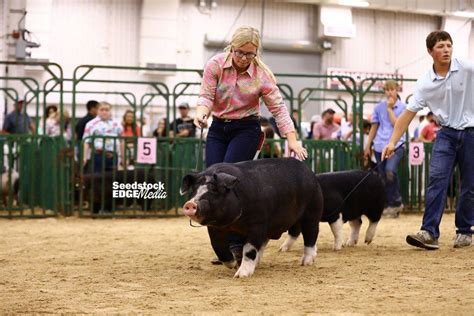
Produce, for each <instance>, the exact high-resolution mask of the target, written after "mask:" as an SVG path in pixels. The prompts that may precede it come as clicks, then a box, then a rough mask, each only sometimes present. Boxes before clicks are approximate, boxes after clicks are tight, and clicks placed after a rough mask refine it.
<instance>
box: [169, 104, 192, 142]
mask: <svg viewBox="0 0 474 316" xmlns="http://www.w3.org/2000/svg"><path fill="white" fill-rule="evenodd" d="M178 109H179V114H180V116H181V117H180V118H177V119H176V121H173V122H172V123H171V124H170V134H169V135H170V137H175V136H176V137H194V136H196V126H194V124H193V121H194V119H193V118H192V117H190V116H189V104H188V103H186V102H185V103H181V104H180V105H179V106H178ZM175 128H176V135H175Z"/></svg>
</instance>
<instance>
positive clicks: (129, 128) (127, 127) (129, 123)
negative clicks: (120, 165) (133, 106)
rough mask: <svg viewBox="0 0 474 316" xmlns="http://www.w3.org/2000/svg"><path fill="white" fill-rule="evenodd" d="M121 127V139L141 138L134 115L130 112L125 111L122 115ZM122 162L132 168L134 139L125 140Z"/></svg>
mask: <svg viewBox="0 0 474 316" xmlns="http://www.w3.org/2000/svg"><path fill="white" fill-rule="evenodd" d="M122 127H123V132H122V136H123V137H127V138H128V137H134V136H137V137H141V131H140V125H139V124H137V123H136V121H135V115H134V113H133V111H132V110H127V111H125V113H124V114H123V117H122ZM124 154H125V155H124V157H123V159H124V161H125V165H126V166H127V167H128V166H132V165H133V164H134V156H135V140H134V139H126V140H125V153H124Z"/></svg>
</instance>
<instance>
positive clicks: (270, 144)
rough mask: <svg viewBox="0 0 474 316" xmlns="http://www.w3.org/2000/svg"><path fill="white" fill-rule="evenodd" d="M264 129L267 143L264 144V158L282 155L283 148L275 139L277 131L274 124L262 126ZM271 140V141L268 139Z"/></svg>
mask: <svg viewBox="0 0 474 316" xmlns="http://www.w3.org/2000/svg"><path fill="white" fill-rule="evenodd" d="M262 131H263V132H264V133H265V143H264V144H263V146H262V151H261V153H262V157H263V158H278V157H281V148H280V144H278V143H277V142H275V141H273V140H274V139H275V131H274V130H273V128H272V126H271V125H270V124H269V125H267V126H265V127H263V128H262ZM267 140H270V141H267Z"/></svg>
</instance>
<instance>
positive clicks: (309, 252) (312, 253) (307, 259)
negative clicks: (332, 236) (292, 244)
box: [301, 245, 317, 266]
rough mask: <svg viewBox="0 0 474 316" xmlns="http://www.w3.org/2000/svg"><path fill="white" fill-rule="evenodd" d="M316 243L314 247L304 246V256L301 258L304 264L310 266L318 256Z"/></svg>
mask: <svg viewBox="0 0 474 316" xmlns="http://www.w3.org/2000/svg"><path fill="white" fill-rule="evenodd" d="M316 249H317V248H316V245H315V246H314V247H304V253H303V258H301V265H302V266H310V265H312V264H313V263H314V259H315V258H316Z"/></svg>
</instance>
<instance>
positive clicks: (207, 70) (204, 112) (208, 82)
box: [194, 59, 219, 127]
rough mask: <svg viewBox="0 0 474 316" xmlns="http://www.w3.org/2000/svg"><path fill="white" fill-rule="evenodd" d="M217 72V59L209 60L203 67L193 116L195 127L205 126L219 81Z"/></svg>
mask: <svg viewBox="0 0 474 316" xmlns="http://www.w3.org/2000/svg"><path fill="white" fill-rule="evenodd" d="M218 72H219V64H218V62H217V60H215V59H211V60H209V61H208V62H207V64H206V66H205V67H204V73H203V76H202V83H201V90H200V92H199V99H198V102H197V107H196V117H195V118H194V125H196V126H197V127H206V126H207V119H208V118H209V114H210V113H211V109H212V106H213V105H214V100H215V98H216V89H217V83H218V81H219V76H218Z"/></svg>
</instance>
